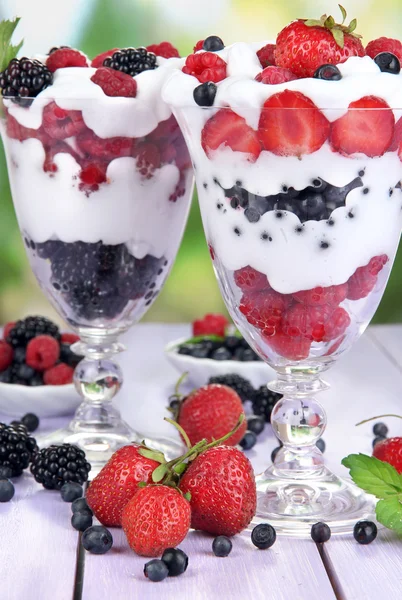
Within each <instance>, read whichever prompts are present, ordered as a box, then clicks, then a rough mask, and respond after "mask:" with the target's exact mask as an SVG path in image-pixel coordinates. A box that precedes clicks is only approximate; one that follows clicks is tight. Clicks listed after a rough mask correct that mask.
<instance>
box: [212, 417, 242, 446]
mask: <svg viewBox="0 0 402 600" xmlns="http://www.w3.org/2000/svg"><path fill="white" fill-rule="evenodd" d="M243 421H244V414H243V413H242V414H241V415H240V416H239V420H238V421H237V424H236V426H235V427H234V429H232V430H231V431H229V433H227V434H226V435H224V436H223V437H221V438H219V440H214V441H213V442H210V443H209V444H207V445H206V446H205V448H204V449H203V452H204V450H209V448H213V447H214V446H217V445H218V444H222V442H226V440H227V439H228V438H230V437H231V436H232V435H233V434H234V433H236V431H237V430H238V429H239V428H240V427H241V424H242V423H243Z"/></svg>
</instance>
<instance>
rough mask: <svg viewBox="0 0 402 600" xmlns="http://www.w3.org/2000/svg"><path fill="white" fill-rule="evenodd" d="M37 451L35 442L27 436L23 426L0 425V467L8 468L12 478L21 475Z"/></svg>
mask: <svg viewBox="0 0 402 600" xmlns="http://www.w3.org/2000/svg"><path fill="white" fill-rule="evenodd" d="M37 450H38V446H37V445H36V440H35V439H34V438H33V437H30V436H29V434H28V432H27V428H26V427H25V425H22V424H21V423H19V424H16V425H5V423H0V466H2V467H9V468H10V469H11V471H12V477H19V476H20V475H22V472H23V470H24V469H26V468H27V467H28V465H29V463H30V461H31V458H32V456H33V454H34V453H35V452H36V451H37Z"/></svg>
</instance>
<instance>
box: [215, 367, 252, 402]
mask: <svg viewBox="0 0 402 600" xmlns="http://www.w3.org/2000/svg"><path fill="white" fill-rule="evenodd" d="M208 383H220V384H222V385H227V386H229V387H230V388H232V389H233V390H234V391H235V392H237V393H238V394H239V396H240V398H241V400H242V402H245V401H246V400H252V399H253V398H254V394H255V390H254V388H253V386H252V385H251V383H250V382H249V380H248V379H245V378H244V377H240V375H237V374H236V373H229V374H228V375H217V376H216V377H210V379H209V381H208Z"/></svg>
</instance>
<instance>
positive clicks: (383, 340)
mask: <svg viewBox="0 0 402 600" xmlns="http://www.w3.org/2000/svg"><path fill="white" fill-rule="evenodd" d="M368 333H369V335H370V336H371V337H372V338H374V339H375V340H377V342H378V343H379V344H380V346H381V348H382V350H383V352H385V353H386V354H388V355H389V356H390V358H392V359H393V360H395V361H396V362H397V364H398V365H399V366H400V367H401V368H402V325H397V324H395V325H375V326H374V327H370V329H369V330H368Z"/></svg>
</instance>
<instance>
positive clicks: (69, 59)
mask: <svg viewBox="0 0 402 600" xmlns="http://www.w3.org/2000/svg"><path fill="white" fill-rule="evenodd" d="M46 66H47V68H48V69H49V71H51V72H52V73H54V72H55V71H56V69H63V68H65V67H88V61H87V58H86V56H84V55H83V54H81V52H78V50H73V48H59V49H58V50H55V51H54V52H52V53H51V54H50V55H49V57H48V59H47V61H46Z"/></svg>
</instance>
